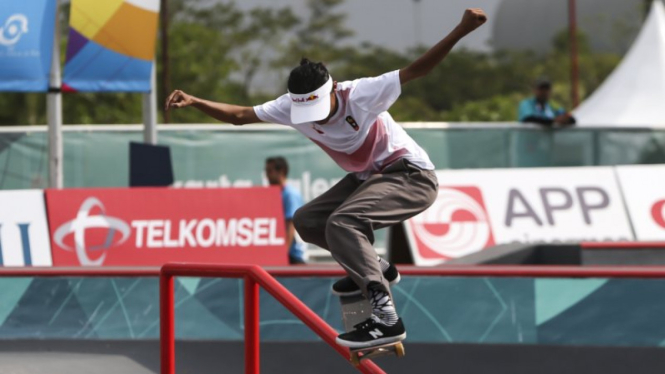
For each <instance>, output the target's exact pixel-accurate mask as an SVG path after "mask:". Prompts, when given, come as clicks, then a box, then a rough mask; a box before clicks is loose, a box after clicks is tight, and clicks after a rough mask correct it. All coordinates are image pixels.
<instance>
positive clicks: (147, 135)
mask: <svg viewBox="0 0 665 374" xmlns="http://www.w3.org/2000/svg"><path fill="white" fill-rule="evenodd" d="M156 70H157V64H155V61H153V63H152V73H150V92H147V93H144V94H143V142H144V143H146V144H157V71H156Z"/></svg>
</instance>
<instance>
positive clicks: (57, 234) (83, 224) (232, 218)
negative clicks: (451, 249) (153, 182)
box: [46, 188, 287, 266]
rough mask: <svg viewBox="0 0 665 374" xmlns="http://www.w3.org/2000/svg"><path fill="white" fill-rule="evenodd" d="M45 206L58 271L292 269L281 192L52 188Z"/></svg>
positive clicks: (250, 189) (269, 189)
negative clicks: (225, 266) (195, 266)
mask: <svg viewBox="0 0 665 374" xmlns="http://www.w3.org/2000/svg"><path fill="white" fill-rule="evenodd" d="M165 202H166V203H165ZM46 203H47V210H48V216H49V222H50V227H51V240H52V242H51V243H52V245H51V247H52V251H53V265H55V266H160V265H162V264H164V263H167V262H173V261H180V262H203V263H253V264H259V265H266V266H268V265H284V264H286V259H287V249H286V243H285V239H284V221H283V218H282V217H283V212H282V204H281V197H280V192H279V190H278V189H276V188H242V189H219V190H215V189H203V190H194V189H184V190H183V189H166V188H164V189H151V188H137V189H95V190H85V189H67V190H47V191H46Z"/></svg>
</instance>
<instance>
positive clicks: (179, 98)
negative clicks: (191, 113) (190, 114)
mask: <svg viewBox="0 0 665 374" xmlns="http://www.w3.org/2000/svg"><path fill="white" fill-rule="evenodd" d="M194 99H195V98H194V96H192V95H188V94H186V93H185V92H183V91H180V90H175V91H173V93H171V95H169V97H168V99H166V110H169V109H171V108H184V107H187V106H190V105H192V104H194Z"/></svg>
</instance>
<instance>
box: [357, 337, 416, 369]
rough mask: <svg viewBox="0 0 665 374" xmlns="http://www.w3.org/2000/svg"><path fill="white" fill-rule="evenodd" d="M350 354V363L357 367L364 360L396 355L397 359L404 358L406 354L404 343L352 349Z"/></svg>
mask: <svg viewBox="0 0 665 374" xmlns="http://www.w3.org/2000/svg"><path fill="white" fill-rule="evenodd" d="M349 352H350V353H351V357H350V358H349V361H351V363H352V364H353V365H355V366H358V365H360V362H361V361H362V360H364V359H368V358H375V357H381V356H388V355H395V356H397V357H404V355H405V354H406V353H405V351H404V344H402V342H396V343H390V344H382V345H377V346H374V347H367V348H350V349H349Z"/></svg>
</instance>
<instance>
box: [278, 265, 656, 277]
mask: <svg viewBox="0 0 665 374" xmlns="http://www.w3.org/2000/svg"><path fill="white" fill-rule="evenodd" d="M397 268H398V269H399V272H400V274H402V275H405V276H416V277H445V276H448V277H533V278H665V266H552V265H542V266H534V265H468V266H467V265H443V266H438V267H417V266H398V267H397ZM265 270H266V271H267V272H268V273H270V274H271V275H273V276H275V277H338V276H343V275H345V272H344V270H343V269H342V268H340V267H337V266H292V267H280V268H266V269H265Z"/></svg>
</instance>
